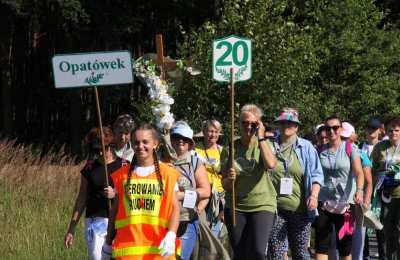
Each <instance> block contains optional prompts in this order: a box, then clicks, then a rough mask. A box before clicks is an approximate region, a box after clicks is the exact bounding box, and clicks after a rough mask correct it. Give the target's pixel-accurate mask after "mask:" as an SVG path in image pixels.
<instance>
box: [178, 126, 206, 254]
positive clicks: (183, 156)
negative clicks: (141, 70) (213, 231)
mask: <svg viewBox="0 0 400 260" xmlns="http://www.w3.org/2000/svg"><path fill="white" fill-rule="evenodd" d="M171 144H172V147H173V149H174V150H175V152H176V156H177V160H176V161H174V162H173V165H174V167H175V169H177V170H178V171H179V172H180V173H181V175H180V177H179V179H178V185H179V191H178V193H177V197H178V200H179V201H180V202H181V209H180V224H179V232H178V233H179V239H180V241H181V246H182V253H181V259H182V260H189V259H190V257H191V255H192V253H193V249H194V247H195V245H196V241H197V236H198V215H199V214H202V213H204V210H205V208H206V206H207V202H208V198H209V197H210V189H211V188H210V182H209V181H208V177H207V172H206V169H205V167H204V165H203V163H202V162H201V161H200V160H199V158H198V156H197V155H196V154H194V153H193V149H194V145H195V144H194V141H193V130H192V129H191V128H190V126H189V125H188V124H187V123H186V122H184V121H178V122H176V123H175V124H174V125H173V127H172V128H171ZM189 201H192V202H193V203H186V202H189Z"/></svg>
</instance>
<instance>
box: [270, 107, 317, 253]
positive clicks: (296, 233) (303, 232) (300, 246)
mask: <svg viewBox="0 0 400 260" xmlns="http://www.w3.org/2000/svg"><path fill="white" fill-rule="evenodd" d="M275 122H276V123H277V124H278V126H279V130H280V136H279V138H278V139H277V140H276V141H271V143H270V144H271V147H272V148H273V151H274V154H275V156H276V157H277V159H278V163H277V165H276V166H275V168H274V169H273V170H271V172H272V182H273V183H274V186H275V190H276V192H277V193H278V197H277V204H278V216H277V219H276V221H275V224H274V227H273V229H272V233H271V238H270V240H269V244H268V256H269V259H271V260H275V259H276V260H280V259H283V258H284V254H285V252H286V251H287V250H286V246H285V240H286V237H288V241H289V246H290V249H291V251H292V257H293V259H299V260H300V259H310V254H309V252H308V250H307V247H308V240H309V237H310V228H311V222H312V221H313V220H314V218H315V215H316V209H317V206H318V193H319V190H320V187H321V185H322V184H323V180H324V176H323V172H322V168H321V163H320V161H319V158H318V153H317V151H316V150H315V148H314V147H313V145H312V144H311V142H309V141H307V140H305V139H303V138H300V137H298V136H297V131H298V129H299V125H300V121H299V117H298V113H297V110H295V109H293V108H284V109H283V110H282V111H281V113H280V115H279V117H278V118H276V119H275Z"/></svg>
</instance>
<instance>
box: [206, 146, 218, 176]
mask: <svg viewBox="0 0 400 260" xmlns="http://www.w3.org/2000/svg"><path fill="white" fill-rule="evenodd" d="M203 146H204V153H205V154H206V157H207V162H210V157H208V153H207V147H206V144H205V143H203ZM217 150H218V153H219V158H221V151H220V149H219V145H217ZM210 166H211V167H210V168H211V170H212V173H213V174H214V175H215V176H218V173H217V172H215V169H214V167H213V166H212V165H211V164H210Z"/></svg>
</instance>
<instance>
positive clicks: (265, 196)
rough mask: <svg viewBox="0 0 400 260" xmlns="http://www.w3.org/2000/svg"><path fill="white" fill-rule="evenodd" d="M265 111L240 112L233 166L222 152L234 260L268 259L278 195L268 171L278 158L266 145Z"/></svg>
mask: <svg viewBox="0 0 400 260" xmlns="http://www.w3.org/2000/svg"><path fill="white" fill-rule="evenodd" d="M261 117H262V111H261V109H260V108H259V107H257V106H256V105H253V104H247V105H245V106H243V107H242V108H241V110H240V116H239V120H240V122H239V124H240V138H239V139H237V140H235V141H234V148H235V154H234V158H233V159H234V167H233V168H229V167H230V166H229V165H228V154H227V153H226V152H223V153H222V155H221V157H222V162H223V168H222V169H223V171H222V172H223V178H222V186H223V187H224V189H225V191H226V194H225V198H226V207H225V223H226V225H227V228H228V233H229V238H230V241H231V246H232V248H233V251H234V259H237V260H239V259H240V260H245V259H256V260H258V259H263V260H264V259H265V250H266V247H267V243H268V239H269V235H270V232H271V229H272V226H273V223H274V218H275V211H276V192H275V189H274V186H273V184H272V181H271V177H270V175H269V173H268V171H267V170H268V169H272V168H274V167H275V166H276V163H277V162H276V158H275V156H274V154H273V153H272V151H271V149H270V148H269V146H268V144H267V143H266V142H265V129H264V126H263V124H262V122H261ZM233 183H234V184H235V200H236V211H235V212H236V214H235V217H236V225H235V226H234V225H233V223H232V214H233V212H232V184H233Z"/></svg>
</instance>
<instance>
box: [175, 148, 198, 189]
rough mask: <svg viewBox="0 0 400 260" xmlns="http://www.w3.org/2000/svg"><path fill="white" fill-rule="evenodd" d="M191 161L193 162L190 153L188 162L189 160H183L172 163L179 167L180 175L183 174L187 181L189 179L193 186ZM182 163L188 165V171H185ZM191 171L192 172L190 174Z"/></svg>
mask: <svg viewBox="0 0 400 260" xmlns="http://www.w3.org/2000/svg"><path fill="white" fill-rule="evenodd" d="M192 163H193V156H192V155H190V163H189V162H184V163H179V162H178V163H176V164H175V163H174V165H175V166H176V167H179V169H180V172H181V173H182V175H184V176H185V177H186V178H187V179H188V180H189V181H190V186H192V187H193V177H194V176H193V175H194V171H195V169H193V170H192ZM184 165H187V166H188V167H189V172H187V171H186V169H185V167H183V166H184ZM191 173H192V174H191Z"/></svg>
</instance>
